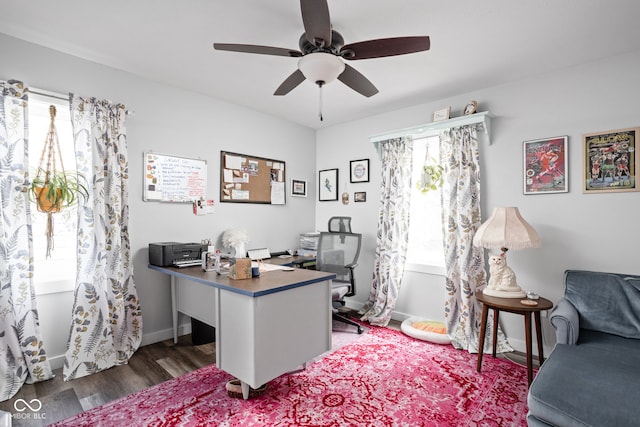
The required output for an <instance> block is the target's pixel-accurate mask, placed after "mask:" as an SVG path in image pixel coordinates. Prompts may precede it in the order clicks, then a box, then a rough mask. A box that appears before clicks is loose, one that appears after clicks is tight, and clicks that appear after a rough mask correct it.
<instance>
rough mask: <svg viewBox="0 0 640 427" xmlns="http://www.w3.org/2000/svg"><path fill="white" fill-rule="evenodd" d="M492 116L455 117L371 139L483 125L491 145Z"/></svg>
mask: <svg viewBox="0 0 640 427" xmlns="http://www.w3.org/2000/svg"><path fill="white" fill-rule="evenodd" d="M492 117H493V116H491V114H489V112H488V111H483V112H480V113H474V114H469V115H468V116H460V117H454V118H452V119H449V120H442V121H438V122H431V123H425V124H423V125H420V126H414V127H411V128H406V129H400V130H397V131H393V132H389V133H386V134H383V135H376V136H372V137H371V138H369V140H370V141H371V142H374V143H375V142H379V141H384V140H387V139H391V138H399V137H401V136H408V135H417V134H422V133H426V132H428V131H435V130H440V129H451V128H457V127H460V126H466V125H472V124H482V128H483V129H484V134H485V135H486V137H487V142H488V143H489V145H491V118H492Z"/></svg>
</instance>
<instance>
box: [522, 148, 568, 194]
mask: <svg viewBox="0 0 640 427" xmlns="http://www.w3.org/2000/svg"><path fill="white" fill-rule="evenodd" d="M567 141H568V137H567V136H556V137H553V138H543V139H535V140H531V141H524V143H523V150H522V152H523V155H524V194H549V193H566V192H568V191H569V175H568V173H567V172H568V157H569V156H568V153H567Z"/></svg>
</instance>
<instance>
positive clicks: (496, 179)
mask: <svg viewBox="0 0 640 427" xmlns="http://www.w3.org/2000/svg"><path fill="white" fill-rule="evenodd" d="M639 67H640V52H634V53H631V54H628V55H623V56H617V57H613V58H610V59H609V60H607V61H601V62H596V63H589V64H584V65H582V66H580V67H575V68H571V69H564V70H559V71H556V72H553V73H550V74H546V75H542V76H538V77H535V78H531V79H527V80H524V81H519V82H515V83H509V84H505V85H502V86H497V87H492V88H487V89H484V90H478V91H476V92H472V93H465V94H461V95H460V96H456V97H453V98H450V99H445V100H438V101H433V102H425V103H424V104H422V105H418V106H415V107H413V108H407V109H403V110H398V111H394V112H392V113H388V114H381V115H378V116H375V117H370V118H367V119H363V120H359V121H356V122H351V123H345V124H341V125H337V126H333V127H331V128H326V129H322V130H319V131H318V132H317V136H316V145H317V148H316V150H317V151H316V153H317V165H318V169H328V168H335V167H338V168H340V176H341V177H342V178H341V181H342V182H344V180H347V181H348V176H349V175H348V173H349V160H355V159H361V158H370V159H371V182H369V183H367V184H350V185H349V192H350V193H353V191H366V192H367V202H366V203H358V204H353V203H351V204H349V205H347V206H344V205H342V204H341V203H340V202H317V209H316V218H317V226H318V227H326V219H327V218H328V217H330V216H331V215H336V214H340V215H351V216H352V217H353V221H352V225H353V227H354V228H355V229H356V230H357V231H362V232H363V233H364V234H365V236H364V239H365V244H364V249H365V250H364V252H363V254H362V255H361V262H360V263H359V268H358V275H357V280H358V293H357V295H356V297H354V298H353V299H352V301H350V304H351V305H354V306H358V305H360V304H362V303H363V302H364V301H366V299H367V297H368V294H369V289H370V284H371V276H372V274H373V254H374V248H375V238H376V231H375V230H376V221H377V210H378V203H379V197H377V188H378V185H379V182H380V178H379V174H380V167H381V165H380V161H379V160H378V158H377V155H376V153H375V152H374V149H373V146H372V144H371V143H370V142H369V141H368V137H369V136H373V135H378V134H383V133H387V132H389V131H392V130H395V129H402V128H407V127H412V126H417V125H420V124H423V123H428V122H430V121H431V120H430V115H431V113H432V112H433V111H435V110H439V109H441V108H445V107H448V106H451V107H452V108H453V111H452V117H455V116H459V115H461V114H462V110H463V109H464V106H465V105H466V104H467V102H468V101H469V100H471V99H476V100H477V101H478V103H479V108H478V111H490V112H491V113H492V114H493V115H494V116H495V119H494V120H493V122H492V124H493V129H492V145H490V146H489V145H488V144H487V143H486V142H485V141H484V140H481V141H482V144H481V162H482V189H483V191H482V200H481V203H482V213H483V219H486V218H487V217H488V215H490V214H491V212H492V210H493V208H494V207H496V206H518V207H519V208H520V212H521V213H522V215H523V216H524V218H525V219H526V220H527V221H528V222H529V223H530V224H532V225H533V226H534V227H535V228H536V230H537V231H538V233H539V234H540V236H541V238H542V247H541V248H540V249H529V250H524V251H510V252H509V264H510V265H511V267H512V268H513V269H514V271H515V272H516V274H517V275H518V281H519V283H520V284H521V285H522V286H523V287H524V288H525V289H527V290H532V291H535V292H538V293H539V294H541V295H542V296H544V297H546V298H549V299H551V300H552V301H557V300H558V299H559V298H560V297H561V296H562V293H563V286H562V279H563V272H564V271H565V270H566V269H586V270H596V271H610V272H620V273H627V274H640V263H638V255H637V254H638V251H637V245H638V242H639V241H640V222H639V221H638V220H637V216H638V212H639V211H640V193H637V192H627V193H616V194H611V193H609V194H582V191H581V188H582V187H581V176H582V134H583V133H589V132H597V131H607V130H613V129H620V128H627V127H634V126H640V115H638V107H637V99H638V98H639V96H640V85H638V79H637V70H638V69H639ZM560 135H568V136H569V149H568V151H569V180H570V181H569V192H568V193H561V194H547V195H523V192H522V185H523V184H522V173H523V168H522V158H523V154H522V142H523V141H525V140H532V139H539V138H545V137H553V136H560ZM336 156H339V160H336ZM639 167H640V165H639ZM341 191H342V189H341ZM444 298H445V292H444V280H443V278H442V277H439V276H432V275H425V274H420V273H407V274H406V276H405V279H404V281H403V285H402V289H401V291H400V297H399V299H398V302H397V306H396V311H397V315H399V316H400V317H401V316H402V315H403V314H410V315H418V316H425V317H430V318H435V319H443V318H444V313H443V309H444V306H443V301H444ZM543 317H544V316H543ZM501 319H502V325H503V327H504V330H505V332H506V334H507V336H508V337H509V340H510V342H511V344H512V345H513V346H514V347H516V348H518V349H520V350H523V349H524V344H523V342H524V327H523V323H524V322H523V319H522V316H516V315H511V314H504V315H503V316H501ZM543 323H544V324H543V328H544V332H545V334H544V339H545V347H547V348H549V349H550V348H551V347H552V346H553V344H554V343H555V337H554V335H553V333H552V331H551V327H550V325H549V324H548V322H547V321H546V320H545V321H544V322H543Z"/></svg>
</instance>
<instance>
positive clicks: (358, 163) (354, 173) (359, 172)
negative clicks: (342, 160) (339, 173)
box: [349, 159, 369, 182]
mask: <svg viewBox="0 0 640 427" xmlns="http://www.w3.org/2000/svg"><path fill="white" fill-rule="evenodd" d="M349 164H350V165H351V175H350V181H351V182H369V159H361V160H351V162H349Z"/></svg>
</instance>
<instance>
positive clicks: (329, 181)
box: [318, 169, 338, 202]
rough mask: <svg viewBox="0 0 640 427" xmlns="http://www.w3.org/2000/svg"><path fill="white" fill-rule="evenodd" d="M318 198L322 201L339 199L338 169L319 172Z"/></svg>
mask: <svg viewBox="0 0 640 427" xmlns="http://www.w3.org/2000/svg"><path fill="white" fill-rule="evenodd" d="M318 187H319V188H318V199H319V200H320V201H321V202H327V201H332V200H338V169H324V170H321V171H320V172H318Z"/></svg>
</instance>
